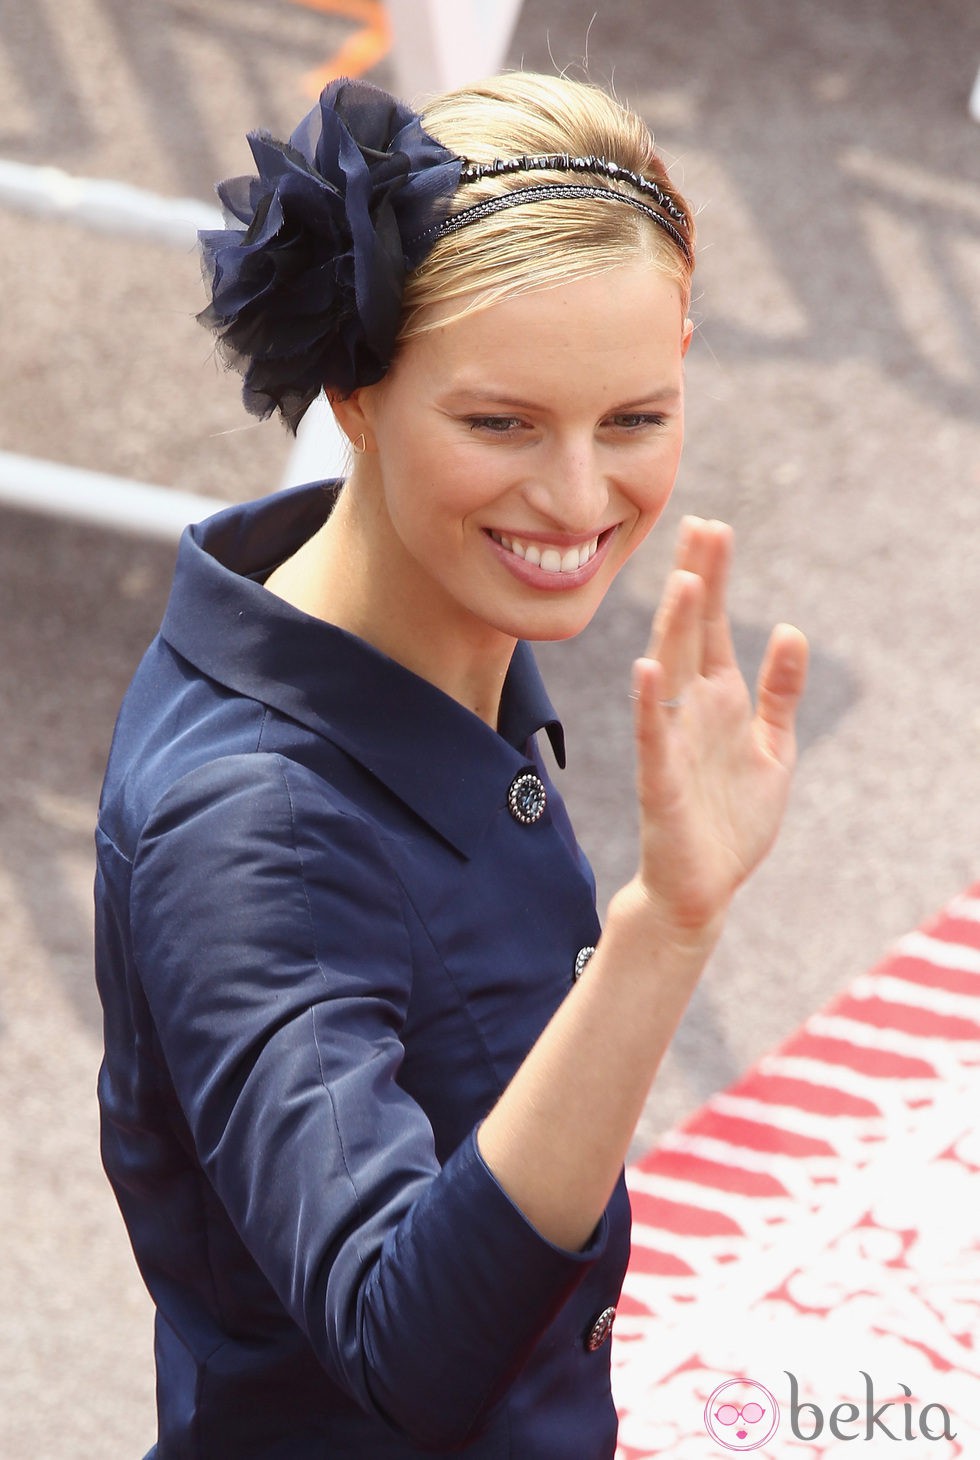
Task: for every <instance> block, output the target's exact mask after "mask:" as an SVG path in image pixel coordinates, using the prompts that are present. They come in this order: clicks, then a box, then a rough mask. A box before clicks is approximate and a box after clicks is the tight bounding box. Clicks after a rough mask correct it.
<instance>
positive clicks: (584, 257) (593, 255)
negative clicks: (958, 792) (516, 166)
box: [399, 71, 694, 341]
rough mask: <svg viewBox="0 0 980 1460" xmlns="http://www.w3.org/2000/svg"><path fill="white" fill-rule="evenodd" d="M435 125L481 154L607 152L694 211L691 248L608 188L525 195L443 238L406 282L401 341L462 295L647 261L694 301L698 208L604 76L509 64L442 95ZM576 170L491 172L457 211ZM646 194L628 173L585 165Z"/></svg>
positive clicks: (482, 301)
mask: <svg viewBox="0 0 980 1460" xmlns="http://www.w3.org/2000/svg"><path fill="white" fill-rule="evenodd" d="M422 120H423V125H424V127H425V129H426V131H427V132H429V133H431V135H432V136H433V137H435V138H436V139H437V141H439V142H441V143H442V144H443V146H444V147H448V148H449V149H450V150H451V151H453V152H455V153H457V155H459V156H462V157H465V158H466V159H467V161H468V162H470V163H477V164H480V163H489V162H493V161H494V160H495V159H498V158H500V159H506V158H512V157H516V156H522V155H535V154H542V153H543V154H553V153H568V154H570V155H572V156H574V157H593V158H595V157H600V158H604V159H606V160H607V161H608V162H613V163H617V164H618V165H619V166H620V167H623V168H627V169H629V170H630V171H631V172H635V173H639V174H640V175H641V176H642V177H644V178H648V179H649V180H650V181H652V182H655V183H657V184H658V185H659V187H661V188H662V189H663V191H664V193H666V194H667V196H668V197H669V199H670V200H671V202H672V203H673V204H674V205H675V206H676V208H677V209H678V210H679V212H680V213H681V214H682V215H683V219H684V222H683V224H682V225H681V230H682V232H683V234H684V235H685V237H686V238H687V240H689V242H690V245H691V248H690V250H689V251H688V252H687V253H685V251H684V250H682V249H681V248H680V247H679V246H678V244H677V242H676V241H675V240H674V239H673V238H672V237H671V236H670V234H669V233H668V232H667V231H666V230H665V229H662V228H660V227H659V226H658V225H657V224H656V223H655V222H653V220H651V219H650V218H648V217H644V216H643V214H642V213H640V212H637V211H636V210H635V209H634V208H631V207H624V206H622V205H619V204H614V205H610V203H609V202H608V201H606V200H605V199H602V198H557V197H556V198H554V199H547V200H546V201H541V202H526V203H521V204H520V205H519V208H508V209H505V210H502V211H501V212H498V213H494V214H491V215H490V216H489V217H483V218H481V219H480V220H479V221H478V222H474V223H468V224H467V225H466V226H465V227H463V228H461V229H460V230H459V231H458V232H456V233H451V234H448V235H446V236H445V237H442V238H440V239H439V240H438V241H437V242H436V244H435V245H434V246H433V248H432V250H431V252H430V253H429V254H428V256H427V257H426V259H425V260H424V262H423V263H422V264H421V265H420V266H419V268H417V269H416V270H415V271H414V272H413V273H411V274H410V275H409V276H408V278H407V279H406V281H405V293H404V299H403V312H402V325H401V329H400V331H399V340H400V341H403V340H407V339H410V338H412V336H413V335H418V334H422V333H424V332H425V331H426V330H428V329H432V328H433V327H434V325H435V323H436V319H435V317H434V309H435V308H438V310H439V319H440V320H441V321H443V322H444V321H445V320H446V318H447V314H446V307H447V306H451V305H452V303H453V302H454V301H460V308H459V310H458V312H457V313H455V314H453V313H450V314H449V316H448V317H449V318H459V317H462V316H463V315H465V314H470V313H472V312H473V311H474V310H476V309H482V308H486V307H487V306H488V305H490V304H493V303H495V302H496V301H497V300H499V299H502V298H509V297H512V296H514V295H516V294H524V293H528V292H530V291H531V290H533V289H542V288H549V287H554V286H556V285H558V284H562V283H567V282H569V281H571V280H574V279H581V278H586V277H588V276H590V275H594V274H599V273H604V272H606V271H607V270H608V269H612V268H615V267H617V266H618V265H620V264H623V263H630V262H634V261H636V260H638V259H640V260H645V261H648V262H649V263H651V264H652V265H654V266H655V267H656V268H658V269H660V270H662V271H663V272H664V273H665V274H667V275H668V276H669V277H670V278H672V279H675V280H676V281H677V283H678V284H679V286H680V290H681V296H682V300H683V303H684V306H685V308H686V306H687V304H688V302H689V300H690V288H691V273H692V270H693V244H694V218H693V215H692V213H691V210H690V207H689V206H688V204H687V202H686V201H685V200H684V198H683V197H682V196H681V195H680V193H679V192H678V191H677V190H676V188H674V187H673V185H672V184H671V182H670V179H669V177H668V175H667V169H666V167H665V165H664V163H663V161H662V160H661V158H660V157H659V156H658V155H657V153H656V151H655V148H654V143H653V138H652V136H651V135H650V130H649V128H648V127H647V125H646V123H645V122H644V121H643V120H642V118H641V117H639V116H637V115H636V113H635V112H632V111H630V110H628V108H626V107H624V106H621V105H620V104H619V103H618V102H616V101H614V100H613V99H612V97H610V96H608V95H607V94H606V93H605V92H604V91H601V90H600V89H599V88H598V87H596V86H592V85H590V84H587V83H584V82H580V81H571V80H568V79H567V78H565V77H558V76H541V75H536V74H534V73H530V72H516V71H515V72H508V73H506V74H504V75H502V76H496V77H492V78H491V79H490V80H488V81H483V82H479V83H475V84H473V85H470V86H465V87H462V88H460V90H458V91H451V92H447V93H446V94H445V95H443V96H439V97H436V98H435V99H434V100H433V101H431V102H430V103H429V105H428V106H426V107H425V108H424V110H423V112H422ZM569 180H570V179H569V175H568V173H562V172H557V171H535V172H533V173H526V172H518V173H516V174H515V173H509V174H506V175H503V176H496V177H492V176H491V177H483V178H480V180H479V181H477V182H473V183H469V184H467V185H466V186H465V187H461V188H460V189H459V190H458V192H457V193H456V196H455V199H454V201H453V205H452V209H451V211H452V212H459V211H461V210H462V209H464V208H469V207H471V206H472V205H474V204H477V203H480V202H482V201H483V200H484V199H487V198H494V197H497V196H499V195H500V194H501V193H504V192H513V191H515V190H516V189H519V188H522V187H526V186H528V185H530V184H539V183H547V182H556V183H567V182H568V181H569ZM573 180H574V181H576V182H588V183H589V184H595V185H596V186H600V187H604V188H608V189H609V190H610V191H618V192H622V193H625V194H627V195H629V196H632V197H634V198H637V197H639V196H640V194H638V193H637V191H636V189H635V188H632V187H631V185H630V183H629V182H628V181H626V180H623V179H617V178H607V177H605V176H601V175H595V176H592V175H589V176H577V177H575V178H574V179H573Z"/></svg>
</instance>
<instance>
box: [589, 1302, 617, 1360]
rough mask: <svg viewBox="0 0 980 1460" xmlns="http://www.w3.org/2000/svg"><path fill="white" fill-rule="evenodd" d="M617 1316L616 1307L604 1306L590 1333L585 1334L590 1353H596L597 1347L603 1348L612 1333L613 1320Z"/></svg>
mask: <svg viewBox="0 0 980 1460" xmlns="http://www.w3.org/2000/svg"><path fill="white" fill-rule="evenodd" d="M615 1317H616V1309H615V1308H603V1310H602V1312H601V1313H600V1314H599V1316H598V1318H597V1319H596V1321H595V1322H594V1323H593V1325H592V1327H591V1328H590V1329H589V1331H588V1333H587V1334H586V1335H585V1347H586V1348H587V1349H588V1351H589V1353H590V1354H594V1353H595V1351H596V1349H597V1348H602V1345H603V1344H604V1343H605V1341H606V1339H607V1338H608V1337H609V1335H610V1334H611V1333H612V1326H613V1321H614V1320H615Z"/></svg>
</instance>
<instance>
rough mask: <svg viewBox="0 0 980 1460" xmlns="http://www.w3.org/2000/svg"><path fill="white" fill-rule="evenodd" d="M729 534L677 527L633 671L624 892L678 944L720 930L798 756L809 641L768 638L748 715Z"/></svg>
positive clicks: (785, 629) (764, 840) (695, 524)
mask: <svg viewBox="0 0 980 1460" xmlns="http://www.w3.org/2000/svg"><path fill="white" fill-rule="evenodd" d="M732 537H733V535H732V531H731V528H729V527H728V526H726V525H725V524H724V523H722V522H706V521H703V520H702V519H701V518H697V517H687V518H685V519H684V521H683V523H682V524H681V529H680V533H679V536H678V546H677V554H676V559H675V567H674V570H673V572H672V573H671V575H670V577H669V579H668V581H667V585H666V588H665V591H664V597H663V601H662V603H661V605H660V608H659V609H658V611H657V614H656V617H655V619H654V623H653V630H652V633H651V638H650V643H649V646H648V648H647V653H646V656H645V657H643V658H641V659H638V660H637V661H636V664H635V665H634V670H633V695H634V698H635V700H636V740H637V787H638V795H639V801H640V810H641V827H640V863H639V869H638V872H637V876H636V878H635V879H634V882H633V883H632V884H631V888H630V890H631V891H633V892H635V893H640V894H642V896H643V897H644V899H646V900H648V901H649V902H650V904H652V906H653V909H654V910H655V911H656V912H657V914H658V917H659V918H660V919H661V920H662V922H663V926H664V929H665V932H667V933H668V934H669V933H670V932H671V931H676V933H677V934H678V935H679V936H684V935H685V934H687V933H693V934H700V933H704V932H710V930H712V929H715V930H716V929H717V926H718V925H720V921H721V919H722V917H723V916H724V913H725V910H726V908H727V906H728V903H729V901H730V899H731V897H732V894H733V893H734V892H735V889H736V888H737V887H738V886H739V885H740V884H741V883H742V882H744V880H745V879H746V878H747V877H748V876H749V874H750V873H751V872H752V871H753V869H754V868H755V867H756V866H757V865H758V863H759V862H760V861H761V859H762V858H763V856H764V855H765V853H766V852H767V851H768V849H769V847H770V846H771V844H772V841H773V839H774V837H775V835H776V832H777V830H778V828H779V824H780V821H781V819H782V816H783V812H784V809H785V806H786V800H787V796H788V793H789V786H790V780H791V776H792V771H793V767H794V764H795V759H796V737H795V720H796V710H797V706H798V704H799V701H800V697H801V695H802V693H803V687H804V683H805V680H806V666H807V643H806V639H805V638H804V636H803V635H802V634H801V633H800V632H799V630H798V629H794V628H792V627H790V626H789V625H787V624H780V625H778V626H777V627H776V628H775V629H774V630H773V632H772V635H771V637H770V639H769V644H768V648H767V650H766V654H765V658H764V661H763V664H762V668H761V670H760V672H759V678H758V684H757V691H756V704H755V706H754V707H753V704H752V701H751V697H750V695H749V692H748V689H747V687H746V684H745V681H744V679H743V678H742V675H741V672H740V670H739V668H738V664H737V663H736V660H735V654H734V651H733V648H732V639H731V631H730V628H729V622H728V613H727V607H726V593H727V583H728V573H729V567H730V564H731V556H732Z"/></svg>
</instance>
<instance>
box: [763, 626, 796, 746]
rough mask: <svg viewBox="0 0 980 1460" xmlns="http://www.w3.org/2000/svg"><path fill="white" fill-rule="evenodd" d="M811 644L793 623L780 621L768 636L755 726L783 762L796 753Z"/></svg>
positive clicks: (765, 744) (766, 743)
mask: <svg viewBox="0 0 980 1460" xmlns="http://www.w3.org/2000/svg"><path fill="white" fill-rule="evenodd" d="M808 659H809V646H808V644H807V641H806V638H805V637H804V635H803V634H801V633H800V631H799V629H795V628H793V627H792V625H791V624H777V625H776V627H775V628H774V629H773V631H772V633H771V635H770V636H769V644H768V646H767V648H766V653H765V658H764V659H763V661H762V668H761V669H760V670H759V679H758V688H757V697H756V727H757V732H758V734H759V736H760V738H761V741H762V744H763V745H764V747H765V749H766V750H767V751H768V752H769V754H770V755H772V756H774V757H775V759H776V760H778V761H780V762H781V763H782V764H783V765H787V766H788V765H791V764H792V762H793V760H794V758H795V753H796V711H797V708H798V706H799V703H800V699H801V697H802V695H803V690H804V687H805V685H806V671H807V662H808Z"/></svg>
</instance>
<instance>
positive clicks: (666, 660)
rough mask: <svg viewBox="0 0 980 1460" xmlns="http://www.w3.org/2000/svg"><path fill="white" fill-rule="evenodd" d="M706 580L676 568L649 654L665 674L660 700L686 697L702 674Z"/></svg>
mask: <svg viewBox="0 0 980 1460" xmlns="http://www.w3.org/2000/svg"><path fill="white" fill-rule="evenodd" d="M703 609H704V580H703V579H702V578H700V577H699V576H698V574H697V573H690V572H687V571H686V570H685V569H683V568H675V569H674V571H673V572H672V573H671V575H670V577H669V578H668V579H667V586H666V588H665V589H664V596H663V598H662V599H661V601H660V607H659V608H658V609H657V615H656V618H655V619H654V621H653V633H652V635H651V639H650V647H649V650H648V653H647V658H648V659H655V660H656V661H657V662H658V663H659V664H660V666H661V669H662V671H663V673H662V676H661V687H662V689H661V696H660V697H661V699H671V698H673V697H675V696H679V695H681V694H683V692H684V690H685V689H686V687H687V686H688V685H689V684H690V683H691V681H692V680H693V679H694V678H695V677H696V676H697V675H699V674H700V673H701V661H702V658H703V654H704V614H703Z"/></svg>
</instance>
